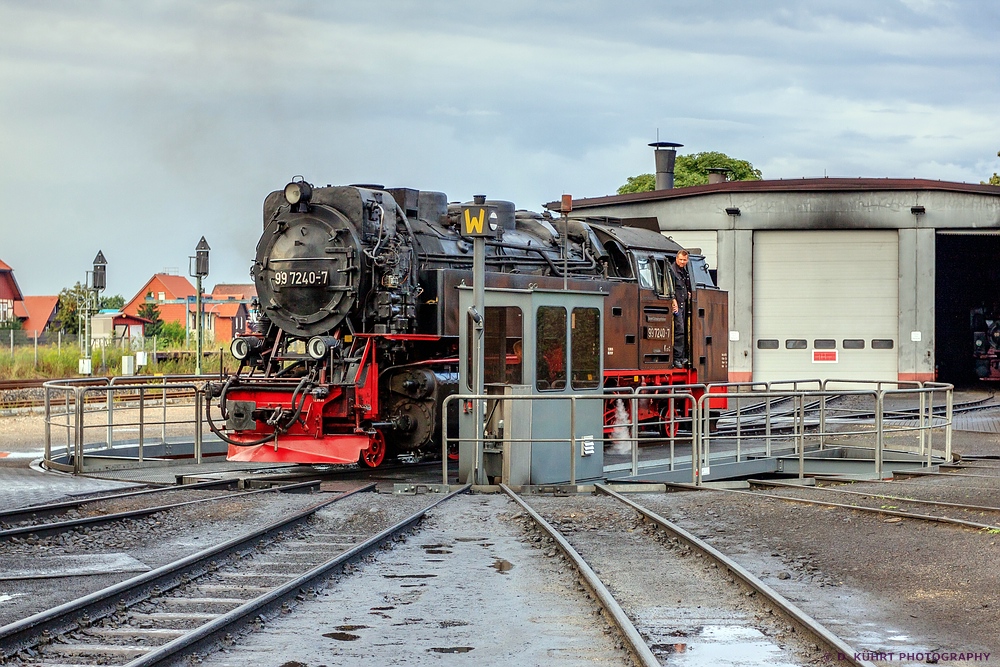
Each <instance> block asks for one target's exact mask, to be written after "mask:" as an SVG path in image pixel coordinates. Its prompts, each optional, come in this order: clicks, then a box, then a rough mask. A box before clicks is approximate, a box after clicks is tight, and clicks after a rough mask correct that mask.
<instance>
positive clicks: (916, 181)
mask: <svg viewBox="0 0 1000 667" xmlns="http://www.w3.org/2000/svg"><path fill="white" fill-rule="evenodd" d="M903 190H908V191H913V190H924V191H939V192H954V193H968V194H984V195H994V196H997V197H1000V187H998V186H995V185H981V184H975V183H955V182H950V181H935V180H930V179H925V178H799V179H775V180H767V181H725V182H723V183H710V184H708V185H696V186H692V187H688V188H673V189H671V190H652V191H650V192H632V193H629V194H624V195H608V196H604V197H583V198H581V199H573V210H574V211H577V210H580V209H585V208H591V207H598V206H607V205H610V204H633V203H639V202H649V201H659V200H664V199H681V198H689V197H699V196H702V195H712V194H723V193H756V192H759V193H765V192H852V191H853V192H877V191H903ZM560 207H561V202H559V201H553V202H549V203H547V204H545V208H547V209H550V210H554V211H558V210H560Z"/></svg>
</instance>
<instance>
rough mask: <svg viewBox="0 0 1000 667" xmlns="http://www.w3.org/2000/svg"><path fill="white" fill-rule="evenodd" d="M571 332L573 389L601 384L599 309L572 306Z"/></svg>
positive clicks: (588, 387) (589, 387)
mask: <svg viewBox="0 0 1000 667" xmlns="http://www.w3.org/2000/svg"><path fill="white" fill-rule="evenodd" d="M570 326H571V330H572V332H573V335H572V338H571V341H572V343H571V344H572V348H573V355H572V357H571V359H572V365H573V389H594V388H596V387H599V386H601V311H600V309H598V308H574V309H573V316H572V321H571V323H570Z"/></svg>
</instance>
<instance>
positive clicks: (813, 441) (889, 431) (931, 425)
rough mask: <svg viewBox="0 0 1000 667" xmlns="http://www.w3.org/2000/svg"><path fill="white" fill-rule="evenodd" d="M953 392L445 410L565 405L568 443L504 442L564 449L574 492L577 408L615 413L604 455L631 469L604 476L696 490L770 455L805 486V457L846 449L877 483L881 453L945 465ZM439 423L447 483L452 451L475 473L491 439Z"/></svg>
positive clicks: (908, 388) (681, 393)
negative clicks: (657, 474) (679, 475)
mask: <svg viewBox="0 0 1000 667" xmlns="http://www.w3.org/2000/svg"><path fill="white" fill-rule="evenodd" d="M953 390H954V388H953V386H952V385H950V384H945V383H933V382H926V383H921V382H903V381H901V382H889V381H855V380H836V379H831V380H820V379H806V380H789V381H780V382H736V383H714V384H708V385H684V386H659V387H638V388H627V387H626V388H609V389H607V390H605V394H604V396H601V397H595V396H594V395H551V394H542V395H537V394H533V395H495V394H482V395H473V394H463V395H455V396H451V397H449V398H448V399H446V401H445V405H447V404H448V402H449V401H452V400H461V401H473V402H475V401H477V400H478V401H483V402H488V401H539V400H542V401H552V400H557V401H559V400H561V401H566V402H569V404H570V425H569V433H567V436H566V437H564V438H530V437H529V438H513V437H510V436H509V435H505V436H504V438H503V439H504V440H505V441H506V442H509V443H511V444H517V443H532V444H543V445H546V446H549V445H551V446H556V447H559V446H562V447H563V448H564V451H566V452H567V455H568V456H569V457H570V461H569V465H568V468H569V470H570V484H576V468H575V463H576V448H575V447H576V445H577V444H578V441H577V437H576V431H577V428H576V423H575V422H576V419H575V416H576V414H577V412H578V410H579V409H580V408H579V407H578V405H577V404H578V402H580V401H589V402H591V403H592V402H594V401H598V400H599V401H601V409H602V410H604V411H605V414H608V412H609V411H614V410H616V409H617V407H618V406H620V407H621V408H622V410H621V414H622V415H624V418H623V419H621V420H619V422H618V423H611V422H609V421H608V420H607V419H606V420H605V423H606V425H607V426H606V428H605V438H604V444H605V447H606V449H605V452H606V455H607V454H608V453H618V454H619V455H621V454H624V453H627V454H629V455H630V460H629V461H627V462H626V463H616V464H611V465H608V464H607V463H606V465H605V470H606V472H607V471H609V470H612V469H613V470H618V471H624V470H626V469H627V471H628V474H629V476H631V477H637V476H639V475H640V474H641V473H642V472H643V471H644V470H651V469H656V470H663V471H668V472H674V471H677V470H684V469H690V481H691V482H692V483H694V484H701V483H702V482H703V477H704V475H706V474H708V472H709V470H710V466H711V463H712V462H713V461H725V462H735V463H737V464H738V463H741V462H746V461H748V460H751V459H758V458H770V457H772V456H777V455H784V456H793V457H795V458H797V461H798V475H799V476H800V477H802V476H804V475H805V468H806V465H805V460H806V457H807V455H814V454H812V453H813V452H823V451H824V450H825V449H829V448H830V447H832V446H836V447H839V448H849V449H850V450H851V451H852V452H858V453H859V454H858V456H860V457H862V458H865V457H870V459H871V460H872V462H873V472H874V474H875V475H876V476H877V477H879V478H881V477H882V476H883V473H884V472H885V461H886V453H887V451H890V452H893V453H894V454H895V453H905V454H910V455H914V456H919V457H920V458H921V460H922V461H923V463H924V464H925V465H928V466H930V465H932V462H933V460H934V459H935V458H937V459H938V460H940V461H948V460H950V459H951V438H952V412H953V407H952V406H953ZM646 402H649V403H651V404H652V405H654V406H659V410H650V409H649V408H650V405H649V403H646ZM644 403H645V404H644ZM718 403H725V404H726V408H725V409H716V406H717V404H718ZM587 409H589V407H588V408H587ZM656 412H658V413H659V415H660V416H659V417H658V418H653V419H646V420H640V419H638V418H637V415H640V414H643V413H645V414H650V413H656ZM446 415H447V410H443V411H442V433H444V434H446V437H443V438H442V443H441V446H442V459H443V464H442V474H443V477H444V480H445V483H447V474H448V470H447V452H448V448H449V445H453V444H456V443H459V442H469V443H474V444H475V446H476V462H477V463H476V467H479V466H481V465H482V457H483V450H484V448H485V447H486V446H487V444H489V443H490V442H494V441H495V440H496V437H495V435H490V436H489V437H484V439H483V441H481V442H476V441H475V440H476V439H475V437H462V436H461V435H459V434H449V431H448V421H447V416H446ZM654 445H655V446H654ZM623 447H624V448H625V449H624V450H623V449H622V448H623ZM608 448H611V449H608ZM679 448H681V449H680V452H679ZM664 449H666V452H667V453H666V454H664ZM866 452H867V453H866ZM664 456H665V458H664Z"/></svg>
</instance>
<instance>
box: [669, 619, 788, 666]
mask: <svg viewBox="0 0 1000 667" xmlns="http://www.w3.org/2000/svg"><path fill="white" fill-rule="evenodd" d="M671 634H673V635H674V636H678V635H679V636H685V635H684V634H683V633H682V632H680V631H675V632H674V633H671ZM691 635H693V640H692V639H688V641H686V642H684V643H676V644H673V643H666V642H664V643H660V644H656V645H654V646H653V647H652V650H653V652H654V653H655V654H656V655H659V656H662V657H664V658H666V656H670V657H669V659H668V660H669V664H670V665H674V666H680V665H685V666H686V665H692V666H694V665H697V666H699V667H700V666H701V665H766V666H767V667H791V665H792V663H789V662H786V661H785V660H783V659H782V658H783V656H782V653H781V648H780V647H779V646H778V645H777V644H775V643H774V642H773V641H772V640H771V639H769V638H768V637H766V636H764V634H762V633H761V632H760V631H759V630H757V629H755V628H751V627H747V626H742V625H706V626H704V627H702V628H699V631H696V632H692V633H691Z"/></svg>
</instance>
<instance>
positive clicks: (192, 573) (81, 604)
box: [0, 484, 465, 667]
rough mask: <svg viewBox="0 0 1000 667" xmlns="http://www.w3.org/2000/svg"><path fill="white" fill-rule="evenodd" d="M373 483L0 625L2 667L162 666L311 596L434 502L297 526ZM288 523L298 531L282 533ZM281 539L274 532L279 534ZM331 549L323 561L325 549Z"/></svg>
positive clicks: (403, 529) (401, 530)
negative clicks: (349, 530)
mask: <svg viewBox="0 0 1000 667" xmlns="http://www.w3.org/2000/svg"><path fill="white" fill-rule="evenodd" d="M373 488H374V484H368V485H365V486H362V487H359V488H357V489H355V490H353V491H351V492H349V493H344V494H341V495H339V496H337V497H335V498H332V499H330V500H325V501H323V502H320V503H317V504H315V505H313V506H312V507H309V508H308V509H306V510H304V511H301V512H298V513H296V514H295V515H293V516H291V517H289V518H287V519H283V520H281V521H276V522H274V523H272V524H270V525H267V526H265V527H263V528H261V529H260V530H256V531H253V532H252V533H249V534H247V535H243V536H241V537H238V538H234V539H232V540H229V541H228V542H225V543H224V544H221V545H219V546H216V547H212V548H210V549H206V550H204V551H202V552H199V553H197V554H194V555H192V556H188V557H186V558H182V559H180V560H178V561H176V562H174V563H170V564H168V565H165V566H163V567H160V568H157V569H156V570H153V571H151V572H148V573H145V574H143V575H140V576H137V577H134V578H133V579H130V580H128V581H125V582H122V583H120V584H117V585H115V586H111V587H109V588H107V589H104V590H101V591H98V592H96V593H93V594H91V595H87V596H85V597H83V598H80V599H78V600H75V601H73V602H70V603H67V604H63V605H60V606H58V607H56V608H53V609H50V610H48V611H45V612H41V613H38V614H35V615H33V616H31V617H29V618H26V619H24V620H22V621H18V622H16V623H12V624H10V625H7V626H4V627H2V628H0V662H3V661H7V663H5V664H31V665H48V664H53V665H54V664H65V663H67V662H71V663H72V664H75V665H89V664H127V665H129V666H130V667H138V666H140V665H160V664H170V663H172V662H175V661H177V660H179V659H181V657H182V656H191V655H194V654H197V653H198V652H199V651H208V650H210V649H211V647H213V646H217V645H218V644H219V643H226V642H231V640H232V637H234V636H235V635H236V634H238V633H239V632H240V630H241V629H245V628H248V627H251V626H254V625H260V624H262V623H263V622H264V621H263V619H265V618H268V617H272V616H274V615H278V614H281V613H283V612H287V611H288V610H289V609H290V608H291V607H293V606H294V605H295V604H297V602H300V601H303V600H305V599H307V598H311V597H314V596H315V594H316V591H317V590H319V589H320V588H321V587H322V585H323V581H324V580H325V579H326V578H328V577H329V576H331V575H332V574H334V573H336V572H339V571H342V570H343V569H344V568H345V567H348V566H349V564H350V563H352V562H356V561H358V560H360V559H361V558H363V557H364V556H366V555H367V554H370V553H371V552H373V551H375V550H377V549H379V548H381V547H383V546H384V545H386V544H387V543H389V542H391V541H392V540H394V539H396V538H398V536H399V535H400V534H402V533H404V532H406V531H408V530H410V529H411V528H412V527H413V526H414V525H415V524H416V523H417V522H418V521H420V519H421V518H423V516H424V515H425V514H426V513H427V512H428V511H429V510H430V509H431V508H433V507H434V506H436V505H437V504H439V503H441V502H444V501H445V500H448V499H450V498H452V497H453V496H454V495H456V494H458V493H461V492H462V491H464V490H465V488H462V489H459V490H458V491H455V492H454V493H452V494H450V495H448V496H445V497H443V498H441V499H440V500H437V501H436V502H434V503H432V504H430V505H429V506H427V507H423V508H422V509H420V510H419V511H417V512H415V513H413V514H411V515H410V516H408V517H406V518H405V519H403V520H401V521H398V522H397V523H395V524H394V525H392V526H391V527H389V528H387V529H386V530H383V531H381V532H378V533H377V534H374V535H366V534H345V533H343V532H324V531H323V529H322V528H321V527H317V525H316V523H315V522H314V523H313V525H312V526H311V527H310V529H309V531H308V534H307V533H306V532H305V531H304V530H302V526H303V525H304V523H305V522H306V521H307V520H309V519H310V518H311V517H313V516H314V515H315V514H316V513H317V512H318V511H319V510H322V509H324V508H326V507H327V506H329V505H330V504H331V503H334V502H337V501H340V500H343V499H344V498H347V497H349V496H351V495H353V494H356V493H358V492H361V491H367V490H371V489H373ZM296 529H298V531H299V532H298V533H296V534H291V535H289V534H288V533H289V532H290V531H293V530H296ZM281 535H284V537H280V536H281ZM331 553H333V554H336V555H335V556H334V557H332V558H331V557H330V554H331Z"/></svg>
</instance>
